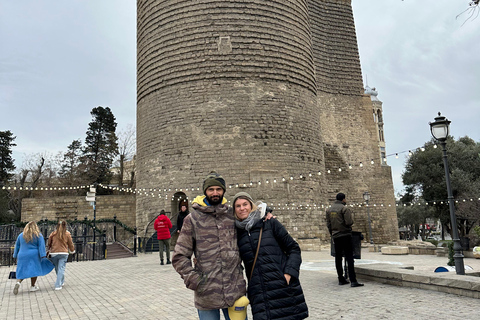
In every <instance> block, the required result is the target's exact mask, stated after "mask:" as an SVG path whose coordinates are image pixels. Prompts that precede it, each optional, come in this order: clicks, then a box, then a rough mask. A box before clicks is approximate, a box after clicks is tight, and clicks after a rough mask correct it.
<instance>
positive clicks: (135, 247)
mask: <svg viewBox="0 0 480 320" xmlns="http://www.w3.org/2000/svg"><path fill="white" fill-rule="evenodd" d="M134 230H135V233H134V234H133V255H134V256H136V255H137V227H135V228H134Z"/></svg>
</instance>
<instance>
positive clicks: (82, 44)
mask: <svg viewBox="0 0 480 320" xmlns="http://www.w3.org/2000/svg"><path fill="white" fill-rule="evenodd" d="M352 2H353V10H354V18H355V24H356V29H357V38H358V45H359V52H360V61H361V65H362V73H363V78H364V83H365V84H366V81H365V79H368V85H369V86H370V87H375V88H376V89H377V91H378V93H379V94H378V98H379V99H380V100H381V101H382V102H383V111H384V123H385V124H384V126H385V140H386V143H387V154H395V153H401V152H405V153H403V154H400V157H399V159H396V158H395V156H390V157H388V164H389V165H391V166H392V174H393V180H394V186H395V192H396V193H398V192H400V191H401V190H402V188H403V186H402V183H401V173H402V170H403V167H404V163H405V156H406V154H407V153H408V150H413V149H415V148H417V147H420V146H422V145H423V144H424V143H425V142H426V141H428V140H429V139H430V138H431V135H430V129H429V125H428V122H430V121H433V118H434V117H435V116H436V114H437V112H438V111H441V112H442V114H443V115H445V116H446V117H447V118H448V119H450V120H451V121H452V123H451V126H450V127H451V134H452V135H453V136H454V137H455V138H459V137H462V136H465V135H468V136H470V137H471V138H473V139H474V140H475V141H480V129H479V128H480V126H479V120H480V106H479V103H480V88H479V87H480V86H479V85H480V54H479V53H480V17H479V18H477V19H473V18H474V17H473V18H472V19H470V20H468V21H466V20H467V19H468V17H469V16H470V15H469V13H468V12H466V13H464V14H462V15H460V16H459V17H458V18H457V15H458V14H460V13H462V12H463V11H464V10H465V9H466V8H468V0H404V1H402V0H353V1H352ZM477 13H478V12H477ZM0 48H1V50H0V130H2V131H3V130H10V131H12V132H13V134H14V135H15V136H16V137H17V138H16V140H15V143H16V144H17V146H16V147H14V148H13V157H14V159H15V160H16V161H15V165H16V166H17V168H20V167H21V165H22V159H23V158H24V157H25V155H30V154H34V153H42V152H47V153H51V154H54V153H57V152H59V151H62V152H64V151H66V149H67V146H68V145H69V144H70V143H71V142H72V141H73V140H75V139H81V140H82V141H84V139H85V133H86V130H87V127H88V123H89V122H90V121H91V120H92V117H91V115H90V111H91V110H92V109H93V108H95V107H97V106H103V107H110V108H111V109H112V112H113V114H114V115H115V117H116V119H117V123H118V129H119V130H122V129H125V128H126V127H128V126H129V125H135V121H136V118H135V112H136V1H134V0H68V1H58V0H56V1H54V0H42V1H37V0H21V1H12V0H0Z"/></svg>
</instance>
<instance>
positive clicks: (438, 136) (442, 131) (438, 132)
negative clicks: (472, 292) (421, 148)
mask: <svg viewBox="0 0 480 320" xmlns="http://www.w3.org/2000/svg"><path fill="white" fill-rule="evenodd" d="M450 122H451V121H449V120H448V119H447V118H445V117H443V116H442V115H441V114H440V112H439V113H438V117H435V121H434V122H429V125H430V131H431V132H432V136H433V137H434V138H435V140H437V141H438V142H440V145H441V146H442V150H443V165H444V167H445V180H446V182H447V193H448V206H449V209H450V220H451V224H452V237H453V250H454V252H455V253H454V255H453V258H454V260H455V271H456V272H457V274H461V275H464V274H465V265H464V264H463V253H462V245H461V244H460V238H459V236H458V228H457V217H456V216H455V206H454V203H453V194H452V188H451V186H450V172H449V169H448V160H447V148H446V146H447V142H446V141H447V137H448V128H449V125H450Z"/></svg>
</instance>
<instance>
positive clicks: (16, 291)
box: [13, 282, 20, 295]
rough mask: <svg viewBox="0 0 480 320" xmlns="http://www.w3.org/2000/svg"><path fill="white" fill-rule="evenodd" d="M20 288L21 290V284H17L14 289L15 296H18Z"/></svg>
mask: <svg viewBox="0 0 480 320" xmlns="http://www.w3.org/2000/svg"><path fill="white" fill-rule="evenodd" d="M18 288H20V282H17V283H15V287H14V288H13V294H15V295H16V294H18Z"/></svg>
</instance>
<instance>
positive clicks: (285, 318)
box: [232, 192, 308, 320]
mask: <svg viewBox="0 0 480 320" xmlns="http://www.w3.org/2000/svg"><path fill="white" fill-rule="evenodd" d="M232 201H233V208H234V213H235V226H236V227H237V241H238V247H239V250H240V256H241V258H242V261H243V263H244V265H245V270H246V275H247V277H248V278H249V280H248V289H247V292H248V298H249V299H250V303H251V305H252V314H253V319H254V320H274V319H282V320H300V319H305V318H307V317H308V307H307V304H306V302H305V297H304V295H303V290H302V287H301V285H300V281H299V274H300V264H301V263H302V257H301V252H300V247H299V245H298V243H297V242H296V241H295V240H294V239H293V238H292V237H291V236H290V235H289V234H288V232H287V230H286V229H285V228H284V226H283V225H282V224H281V223H280V222H278V220H277V219H270V220H265V219H264V215H265V209H266V206H265V204H261V205H259V206H258V207H257V206H256V205H255V204H254V202H253V199H252V197H251V196H250V195H249V194H248V193H246V192H239V193H237V194H236V195H235V196H234V198H233V200H232ZM261 230H262V234H261V240H259V239H260V231H261ZM259 241H260V247H259V250H258V257H257V260H256V261H255V255H256V253H257V246H258V242H259Z"/></svg>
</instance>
